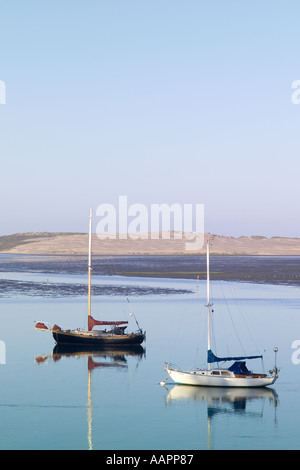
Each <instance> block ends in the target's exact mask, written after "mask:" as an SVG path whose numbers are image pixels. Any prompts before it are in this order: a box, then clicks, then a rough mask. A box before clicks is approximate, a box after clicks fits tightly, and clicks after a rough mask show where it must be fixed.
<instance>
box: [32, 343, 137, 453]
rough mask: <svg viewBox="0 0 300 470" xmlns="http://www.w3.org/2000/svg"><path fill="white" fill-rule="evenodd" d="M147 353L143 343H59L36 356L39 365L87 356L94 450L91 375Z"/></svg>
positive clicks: (123, 365) (122, 365) (90, 439)
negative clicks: (94, 345) (106, 345)
mask: <svg viewBox="0 0 300 470" xmlns="http://www.w3.org/2000/svg"><path fill="white" fill-rule="evenodd" d="M145 355H146V350H145V349H144V348H143V347H142V346H141V345H136V346H134V347H132V346H131V347H128V348H126V347H124V346H123V347H120V348H111V347H110V348H101V349H99V348H95V349H93V348H92V347H91V346H88V347H86V348H85V347H78V346H72V345H63V344H57V345H56V346H55V347H54V349H53V351H52V353H51V354H48V355H40V356H36V357H35V362H36V363H37V364H38V365H41V364H44V363H46V362H49V361H53V362H57V361H60V360H61V359H62V358H63V357H66V358H78V357H86V358H87V369H88V384H87V385H88V387H87V424H88V434H87V440H88V448H89V450H93V428H92V423H93V416H92V409H93V407H92V392H91V376H92V372H93V370H94V369H98V368H100V369H101V368H102V369H103V368H108V367H115V368H121V369H126V368H127V367H128V364H127V357H128V356H135V357H136V358H137V359H138V362H139V361H140V360H141V359H142V358H143V357H144V356H145Z"/></svg>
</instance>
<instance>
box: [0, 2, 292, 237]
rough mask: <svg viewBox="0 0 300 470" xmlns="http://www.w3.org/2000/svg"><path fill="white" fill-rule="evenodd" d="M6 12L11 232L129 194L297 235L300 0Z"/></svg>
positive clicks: (1, 58)
mask: <svg viewBox="0 0 300 470" xmlns="http://www.w3.org/2000/svg"><path fill="white" fill-rule="evenodd" d="M0 13H1V14H0V81H2V82H4V83H5V103H3V99H2V102H1V103H0V158H1V167H0V168H1V173H0V181H1V184H0V197H1V204H0V235H8V234H12V233H18V232H41V231H51V232H56V231H63V232H66V231H67V232H74V231H76V232H77V231H78V232H86V231H87V230H88V217H89V209H90V207H92V208H93V210H94V211H95V212H96V210H97V207H98V206H99V205H100V204H103V203H110V204H113V205H115V207H116V209H118V201H119V197H120V196H124V195H125V196H127V199H128V204H136V203H140V204H144V205H146V206H147V207H150V206H151V204H163V203H166V204H169V205H171V204H174V203H176V204H181V205H183V204H194V205H195V204H204V208H205V227H204V228H205V231H206V232H210V233H215V234H218V235H224V236H234V237H239V236H251V235H261V236H267V237H272V236H284V237H300V222H299V215H300V214H299V212H300V211H299V205H300V184H299V175H300V158H299V157H300V151H299V150H300V139H299V136H300V104H297V103H296V102H295V100H294V102H293V99H292V94H293V92H295V90H293V88H292V84H293V82H294V81H296V80H300V49H299V44H300V40H299V39H300V38H299V36H300V33H299V13H300V3H299V1H298V0H290V1H289V2H286V1H283V0H282V1H281V0H273V1H272V2H271V1H270V0H252V1H250V0H248V1H247V0H206V1H204V0H147V1H145V0H88V1H83V0H52V1H49V0H44V1H42V2H41V1H40V0H26V2H24V0H10V1H9V2H6V1H4V0H2V1H1V0H0ZM0 83H1V82H0ZM2 91H3V90H2ZM299 101H300V100H299Z"/></svg>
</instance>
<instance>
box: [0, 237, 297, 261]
mask: <svg viewBox="0 0 300 470" xmlns="http://www.w3.org/2000/svg"><path fill="white" fill-rule="evenodd" d="M207 237H212V243H211V253H212V254H219V255H221V254H225V255H270V256H271V255H282V256H288V255H293V256H295V255H300V238H283V237H272V238H267V237H262V236H252V237H238V238H234V237H224V236H220V235H213V236H212V235H210V234H205V237H204V239H205V241H206V239H207ZM87 251H88V235H87V234H83V233H63V232H62V233H60V232H59V233H52V232H43V233H36V232H34V233H17V234H13V235H6V236H2V237H0V253H14V254H32V255H42V254H44V255H86V254H87ZM201 253H205V247H203V248H202V249H201V250H197V249H195V250H189V251H187V250H186V241H185V240H184V239H179V240H178V239H174V238H173V236H172V234H171V239H169V240H166V239H162V238H161V237H160V238H159V239H158V240H154V239H151V236H150V234H149V235H148V239H137V240H131V239H130V238H129V237H128V239H127V240H119V239H115V240H109V239H106V240H100V239H99V238H98V237H97V235H95V234H93V254H98V255H142V254H145V255H147V254H152V255H154V254H157V255H159V254H164V255H168V254H169V255H172V254H174V255H179V254H182V255H187V254H201Z"/></svg>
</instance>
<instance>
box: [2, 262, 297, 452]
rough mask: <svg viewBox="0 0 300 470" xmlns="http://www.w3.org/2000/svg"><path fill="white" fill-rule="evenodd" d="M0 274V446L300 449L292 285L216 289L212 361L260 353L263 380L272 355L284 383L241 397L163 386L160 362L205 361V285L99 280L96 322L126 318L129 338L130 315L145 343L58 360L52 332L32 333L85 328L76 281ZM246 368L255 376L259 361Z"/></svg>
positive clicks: (243, 393)
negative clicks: (44, 328)
mask: <svg viewBox="0 0 300 470" xmlns="http://www.w3.org/2000/svg"><path fill="white" fill-rule="evenodd" d="M0 277H1V279H2V281H5V282H7V284H6V289H4V290H3V291H2V293H1V297H0V302H1V309H0V340H1V341H2V342H4V343H5V346H6V354H5V361H4V356H3V351H2V353H1V355H0V359H1V361H0V362H2V364H0V383H1V388H0V448H1V449H89V448H93V449H105V450H110V449H112V450H123V449H135V450H143V449H157V450H164V449H172V450H177V449H178V450H198V449H299V448H300V428H299V416H300V365H297V364H294V363H293V361H292V354H293V352H294V351H295V350H293V349H292V343H293V342H294V341H295V340H300V315H299V313H300V291H299V289H298V288H297V287H294V286H276V285H261V284H250V283H247V284H246V283H239V282H230V283H229V282H224V281H222V282H221V281H220V282H219V281H215V282H212V286H211V287H212V297H213V301H214V313H213V315H214V337H215V340H216V346H215V347H214V351H215V352H216V353H218V354H219V355H220V354H221V355H222V354H227V352H230V353H234V354H241V353H243V351H242V350H241V343H242V344H243V348H244V350H245V352H246V353H248V354H252V353H257V352H263V354H264V364H263V366H264V368H265V370H266V371H268V370H269V369H271V368H272V367H273V365H274V354H273V347H274V346H277V347H278V348H279V353H278V365H279V367H280V368H281V371H280V377H279V380H278V381H277V382H276V383H275V385H274V386H273V387H272V388H269V389H264V390H257V391H255V390H249V391H246V390H226V389H224V390H223V389H207V388H198V387H187V386H176V385H174V384H171V383H167V385H166V386H165V387H162V386H161V385H160V381H162V380H163V379H165V378H166V372H165V371H164V362H165V361H170V362H172V363H175V364H177V365H180V366H182V367H195V366H196V365H197V366H202V365H204V363H205V355H206V322H205V319H206V309H205V307H204V304H205V301H206V300H205V295H206V286H205V282H202V281H201V282H198V284H197V283H196V281H193V280H178V279H176V280H167V279H165V280H164V279H149V278H142V279H138V278H130V279H128V278H123V277H120V276H115V277H108V276H97V278H96V279H94V284H95V285H98V287H99V289H100V290H101V289H102V292H104V293H105V295H96V296H95V297H94V299H93V314H94V316H95V317H96V318H101V319H127V320H129V321H130V327H131V328H133V329H135V325H134V323H133V317H130V316H129V311H130V307H131V308H132V309H133V311H134V313H135V315H136V317H137V319H138V321H139V323H140V325H141V326H142V327H143V329H145V330H146V331H147V341H146V343H144V345H143V346H144V350H142V351H136V352H135V353H132V352H131V353H130V352H129V351H121V352H120V351H119V352H118V353H116V352H115V351H106V352H103V353H101V352H98V353H95V354H89V355H88V354H80V353H74V354H64V351H56V350H55V348H54V346H55V343H54V341H53V339H52V337H51V336H50V334H48V333H47V332H41V331H36V330H35V329H34V321H35V320H41V321H48V322H49V323H51V324H53V323H57V324H58V325H60V326H61V327H63V328H64V327H86V311H87V299H86V296H85V294H84V293H82V292H81V291H79V292H78V293H77V295H75V294H74V289H75V290H76V286H77V285H78V286H80V285H81V284H82V283H84V282H86V279H85V276H84V275H83V274H74V275H72V274H70V273H67V274H66V273H63V274H60V275H59V274H55V273H52V274H51V273H49V272H48V273H47V274H45V273H43V272H39V273H35V272H31V273H27V272H25V271H23V272H16V271H13V272H10V271H6V272H1V275H0ZM8 281H9V283H8ZM29 285H31V287H30V288H28V286H29ZM55 286H57V289H55ZM61 286H65V287H66V289H63V288H62V287H61ZM70 286H72V289H71V287H70ZM110 288H111V290H110ZM118 288H120V289H118ZM72 292H73V294H72ZM97 292H98V293H99V291H97ZM111 292H112V293H113V294H112V295H111ZM127 295H129V299H130V306H129V304H128V302H127V299H126V297H127ZM233 325H234V326H233ZM236 332H238V335H237V333H236ZM2 345H3V343H2ZM299 357H300V354H299ZM3 362H5V363H3ZM251 362H252V363H251ZM251 362H250V363H251V367H252V368H255V369H256V370H262V369H261V368H262V364H261V361H260V360H255V361H251ZM294 362H295V361H294Z"/></svg>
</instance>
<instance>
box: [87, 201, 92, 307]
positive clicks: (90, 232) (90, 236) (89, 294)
mask: <svg viewBox="0 0 300 470" xmlns="http://www.w3.org/2000/svg"><path fill="white" fill-rule="evenodd" d="M92 212H93V211H92V209H90V226H89V281H88V315H89V316H90V315H91V272H92Z"/></svg>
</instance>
